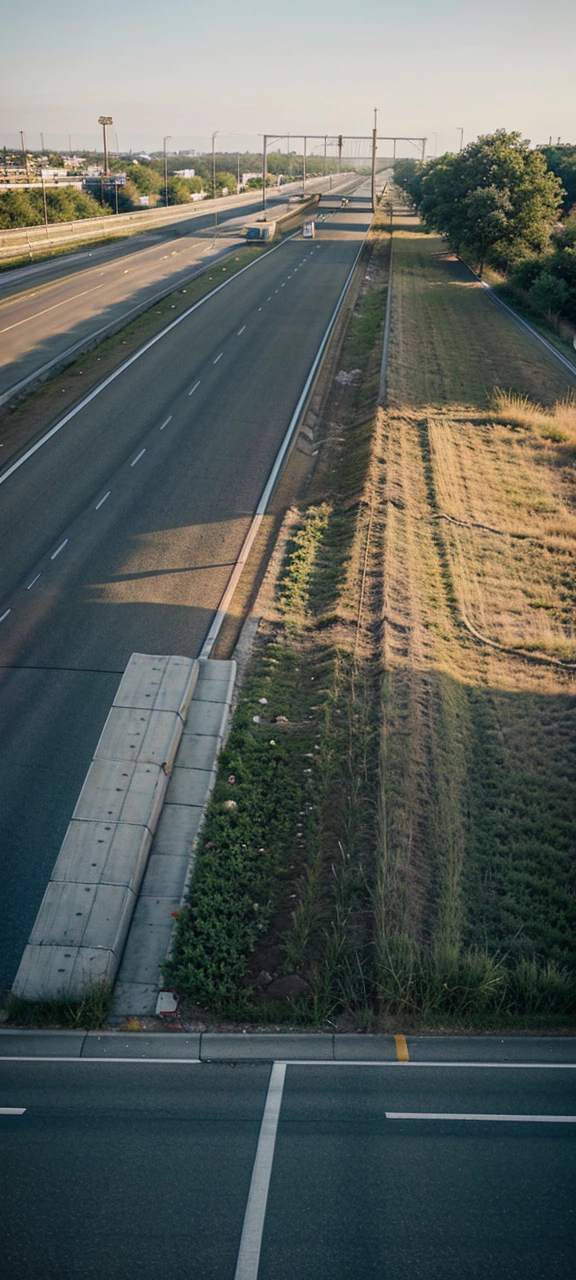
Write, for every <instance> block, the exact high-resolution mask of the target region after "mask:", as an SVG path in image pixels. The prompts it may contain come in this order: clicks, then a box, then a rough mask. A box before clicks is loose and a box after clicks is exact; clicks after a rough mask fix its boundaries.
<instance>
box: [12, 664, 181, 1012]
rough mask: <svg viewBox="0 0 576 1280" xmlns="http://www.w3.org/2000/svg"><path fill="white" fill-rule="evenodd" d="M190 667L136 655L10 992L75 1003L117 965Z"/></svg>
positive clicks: (178, 733) (109, 977) (109, 976)
mask: <svg viewBox="0 0 576 1280" xmlns="http://www.w3.org/2000/svg"><path fill="white" fill-rule="evenodd" d="M198 670H199V668H198V663H197V662H196V661H195V660H193V659H190V658H175V657H171V656H169V657H158V656H155V655H144V654H133V655H132V658H131V659H130V662H129V663H128V666H127V668H126V672H125V673H124V676H123V677H122V681H121V683H120V686H119V689H118V692H117V694H116V697H115V700H114V706H113V708H112V710H111V712H110V715H109V716H108V719H107V721H106V725H105V727H104V730H103V732H102V735H101V737H100V740H99V743H98V745H97V747H96V752H95V755H94V758H93V760H92V764H91V765H90V768H89V770H88V773H87V776H86V779H85V782H84V785H83V787H82V790H81V792H80V796H79V798H78V801H77V803H76V806H75V809H74V812H73V814H72V819H71V822H70V824H69V827H68V830H67V833H66V836H65V838H64V841H63V844H62V848H61V851H60V854H59V856H58V859H57V860H56V864H55V867H54V870H53V872H52V876H51V878H50V881H49V883H48V885H47V888H46V892H45V894H44V897H43V900H42V903H41V905H40V909H39V911H38V914H37V917H36V921H35V923H34V926H33V928H32V932H31V934H30V937H29V940H28V943H27V945H26V947H25V950H24V954H23V956H22V960H21V962H20V966H19V969H18V972H17V974H16V978H15V981H14V985H13V991H14V993H15V995H18V996H21V997H23V998H25V999H57V998H59V997H61V996H67V997H69V998H81V997H82V996H83V995H84V993H85V991H86V989H87V988H88V987H89V986H90V985H91V984H92V983H94V982H99V981H102V980H106V981H107V982H112V981H113V980H114V978H115V976H116V972H117V969H118V966H119V963H120V958H121V956H122V953H123V950H124V946H125V942H126V938H127V935H128V931H129V928H130V924H131V921H132V917H133V915H134V912H135V909H136V905H137V894H138V891H139V889H140V884H141V882H142V878H143V876H144V873H145V869H146V863H147V859H148V855H149V852H150V847H151V842H152V837H153V835H154V833H155V831H156V827H157V825H158V820H159V817H160V814H161V811H162V805H163V801H164V796H165V793H166V790H167V787H168V782H169V775H170V773H171V771H172V762H173V760H174V757H175V755H176V749H177V745H178V742H179V740H180V738H181V736H182V732H183V729H184V717H185V715H186V711H187V709H188V706H189V704H190V701H191V699H192V696H193V693H194V689H195V685H196V682H197V679H198Z"/></svg>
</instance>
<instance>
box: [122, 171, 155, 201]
mask: <svg viewBox="0 0 576 1280" xmlns="http://www.w3.org/2000/svg"><path fill="white" fill-rule="evenodd" d="M126 178H127V180H128V182H130V183H132V185H133V186H135V187H137V189H138V192H139V194H140V195H141V196H152V195H158V193H159V192H160V191H161V190H162V185H163V184H162V178H161V176H160V174H159V173H156V171H155V169H148V168H147V167H146V166H145V165H142V164H131V165H129V166H128V168H127V170H126Z"/></svg>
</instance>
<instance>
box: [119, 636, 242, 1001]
mask: <svg viewBox="0 0 576 1280" xmlns="http://www.w3.org/2000/svg"><path fill="white" fill-rule="evenodd" d="M198 665H199V678H198V682H197V685H196V688H195V691H194V696H193V698H192V701H191V703H190V707H189V710H188V716H187V718H186V721H185V724H184V731H183V734H182V737H181V739H180V743H179V747H178V752H177V754H176V758H175V762H174V768H173V770H172V773H171V777H170V782H169V785H168V789H167V792H166V795H165V797H164V803H163V809H162V814H161V817H160V821H159V823H158V828H157V833H156V837H155V840H154V843H153V845H152V849H151V853H150V857H149V860H148V865H147V868H146V873H145V876H144V879H143V881H142V886H141V889H140V895H139V898H138V902H137V905H136V909H135V912H134V916H133V919H132V923H131V927H130V932H129V934H128V938H127V941H126V946H125V950H124V953H123V956H122V961H121V964H120V967H119V970H118V975H117V981H116V986H115V989H114V1001H113V1007H112V1020H113V1021H115V1020H116V1019H117V1018H120V1017H122V1018H123V1017H126V1016H130V1015H132V1016H134V1015H135V1016H146V1015H150V1014H154V1013H155V1012H156V1007H157V1000H158V994H159V991H160V990H161V989H162V980H161V975H160V971H161V965H162V963H163V962H164V960H165V959H166V958H167V956H170V954H171V952H172V948H173V945H174V937H175V930H176V919H175V918H176V917H177V915H178V912H179V911H180V910H181V908H182V907H183V905H184V903H185V901H186V896H187V892H188V888H189V884H190V877H191V875H192V872H193V868H194V861H195V851H196V845H197V840H198V836H199V834H200V832H201V829H202V824H203V821H204V815H205V812H206V808H207V805H208V802H209V800H210V796H211V793H212V789H213V787H214V783H215V781H216V761H217V757H218V754H219V752H220V750H221V748H222V746H223V744H224V742H225V740H226V737H227V733H228V728H229V717H230V706H231V702H232V696H233V691H234V685H235V680H236V663H235V662H234V661H233V660H232V661H217V660H214V659H200V660H199V664H198Z"/></svg>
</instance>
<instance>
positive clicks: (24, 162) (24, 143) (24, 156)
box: [20, 129, 28, 177]
mask: <svg viewBox="0 0 576 1280" xmlns="http://www.w3.org/2000/svg"><path fill="white" fill-rule="evenodd" d="M20 142H21V143H22V162H23V165H24V168H25V170H26V177H28V156H27V154H26V139H25V137H24V130H23V129H21V130H20Z"/></svg>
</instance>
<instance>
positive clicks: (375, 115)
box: [372, 107, 378, 213]
mask: <svg viewBox="0 0 576 1280" xmlns="http://www.w3.org/2000/svg"><path fill="white" fill-rule="evenodd" d="M377 122H378V111H377V109H376V107H374V128H373V130H372V213H376V145H377V135H378V124H377Z"/></svg>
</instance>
